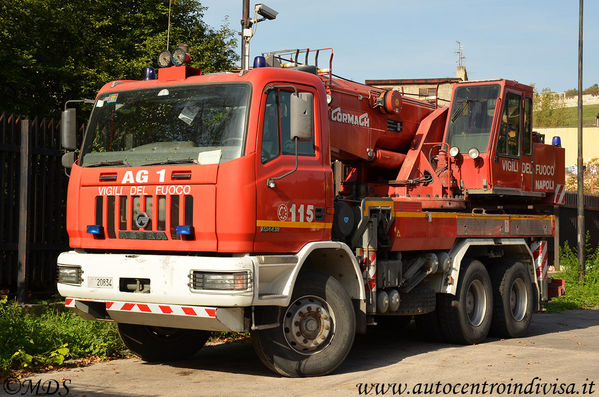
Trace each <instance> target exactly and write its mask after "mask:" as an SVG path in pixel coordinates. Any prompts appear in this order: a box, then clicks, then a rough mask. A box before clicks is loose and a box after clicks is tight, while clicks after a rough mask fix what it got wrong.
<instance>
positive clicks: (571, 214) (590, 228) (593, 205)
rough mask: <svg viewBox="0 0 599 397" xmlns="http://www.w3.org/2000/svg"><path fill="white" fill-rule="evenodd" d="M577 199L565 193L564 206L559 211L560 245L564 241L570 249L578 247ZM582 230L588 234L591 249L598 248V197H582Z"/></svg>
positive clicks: (569, 193)
mask: <svg viewBox="0 0 599 397" xmlns="http://www.w3.org/2000/svg"><path fill="white" fill-rule="evenodd" d="M577 206H578V197H577V195H576V193H571V192H567V193H566V204H565V205H564V206H563V207H561V208H560V209H559V233H560V244H561V245H563V244H564V242H565V241H568V244H569V245H570V247H572V248H576V247H577V246H578V239H577V236H578V233H577V229H578V210H577ZM584 228H585V229H586V231H587V232H588V233H589V237H590V241H589V242H590V244H591V246H592V248H597V247H598V246H599V196H593V195H590V194H585V196H584Z"/></svg>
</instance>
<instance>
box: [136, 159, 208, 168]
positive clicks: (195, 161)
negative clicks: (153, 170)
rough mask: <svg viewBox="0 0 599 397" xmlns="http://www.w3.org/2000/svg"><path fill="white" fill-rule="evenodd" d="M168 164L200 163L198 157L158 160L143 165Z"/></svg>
mask: <svg viewBox="0 0 599 397" xmlns="http://www.w3.org/2000/svg"><path fill="white" fill-rule="evenodd" d="M168 164H198V160H196V159H191V158H189V159H176V160H169V159H166V160H162V161H156V162H154V163H146V164H142V165H143V166H146V165H168Z"/></svg>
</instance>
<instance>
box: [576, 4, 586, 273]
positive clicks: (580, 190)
mask: <svg viewBox="0 0 599 397" xmlns="http://www.w3.org/2000/svg"><path fill="white" fill-rule="evenodd" d="M583 7H584V0H579V6H578V163H577V169H578V170H577V171H578V174H577V181H578V269H579V272H578V281H579V282H580V283H581V284H582V283H584V273H585V263H584V254H585V252H584V249H585V247H584V242H585V241H584V240H585V234H586V233H585V228H584V160H583V156H582V19H583V18H582V15H583Z"/></svg>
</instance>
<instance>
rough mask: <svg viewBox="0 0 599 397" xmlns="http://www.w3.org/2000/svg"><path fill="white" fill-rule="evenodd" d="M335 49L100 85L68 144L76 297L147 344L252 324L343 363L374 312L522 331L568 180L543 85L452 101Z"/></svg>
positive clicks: (315, 364) (287, 371) (439, 331)
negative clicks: (408, 88)
mask: <svg viewBox="0 0 599 397" xmlns="http://www.w3.org/2000/svg"><path fill="white" fill-rule="evenodd" d="M181 51H183V55H184V56H183V57H180V58H179V63H181V61H180V60H181V59H185V60H188V57H187V56H185V51H184V49H181ZM319 58H320V59H321V61H322V59H323V58H326V59H327V61H328V64H327V65H325V66H326V68H324V69H323V68H320V67H319V65H318V59H319ZM332 59H333V52H332V50H331V49H321V50H317V51H309V50H296V51H285V52H274V53H270V54H266V55H265V56H264V57H258V58H257V59H256V62H255V66H254V68H252V69H251V70H244V71H242V72H236V73H220V74H209V75H203V74H202V73H201V71H200V70H198V69H194V68H192V67H190V66H187V65H185V64H181V65H180V66H169V67H165V68H161V69H159V70H158V73H157V76H153V75H152V74H151V73H149V75H148V77H147V78H146V79H144V80H141V81H113V82H110V83H108V84H106V85H105V86H104V87H103V88H102V89H101V90H100V92H99V93H98V95H97V97H96V99H95V105H94V108H93V111H92V113H91V118H90V120H89V124H88V127H87V131H86V133H85V137H84V140H83V144H82V146H81V151H80V154H79V156H78V159H77V160H76V161H75V163H74V164H72V166H71V164H70V163H71V161H69V160H67V163H68V164H67V165H68V166H69V167H71V171H70V181H69V188H68V199H67V203H68V214H67V229H68V233H69V238H70V246H71V248H72V251H69V252H65V253H62V254H61V255H60V256H59V258H58V269H59V270H58V272H59V280H58V289H59V291H60V293H61V294H62V295H63V296H65V297H66V301H65V303H66V306H67V307H69V308H72V309H73V310H75V311H76V312H77V313H78V314H80V315H81V316H83V317H85V318H88V319H95V320H112V321H115V322H116V323H117V325H118V329H119V332H120V334H121V337H122V339H123V341H124V342H125V344H126V345H127V346H128V347H129V348H130V349H131V350H132V351H133V352H135V353H137V354H139V355H140V356H141V357H142V358H143V359H144V360H148V361H169V360H179V359H184V358H187V357H190V356H192V355H193V354H195V353H196V352H197V351H198V349H200V348H201V347H202V346H203V345H204V343H205V341H206V339H207V338H208V335H209V333H210V332H211V331H235V332H251V338H252V341H253V344H254V347H255V350H256V352H257V354H258V356H259V357H260V359H261V360H262V362H263V363H264V364H265V365H266V366H267V367H268V368H270V369H271V370H273V371H274V372H276V373H278V374H281V375H285V376H314V375H323V374H327V373H330V372H331V371H333V370H334V369H335V368H337V367H338V366H339V365H340V364H341V363H342V362H343V360H344V359H345V357H346V356H347V354H348V353H349V351H350V349H351V347H352V343H353V341H354V336H355V334H356V333H366V332H367V329H368V327H367V326H368V325H375V324H379V326H399V325H400V324H401V323H405V322H406V321H410V319H412V318H413V319H414V321H415V322H416V326H418V327H420V329H421V330H422V331H423V332H425V333H428V334H430V335H432V336H435V337H437V338H440V339H443V340H446V341H449V342H452V343H458V344H472V343H479V342H481V341H483V340H484V339H485V338H487V335H488V334H489V333H490V332H492V334H494V335H498V336H501V337H517V336H522V335H524V334H525V333H526V332H527V329H528V327H529V323H530V320H531V316H532V314H533V312H534V311H535V310H538V309H539V308H540V303H541V300H543V299H546V268H547V263H548V254H547V243H548V242H550V241H552V239H553V236H554V228H555V223H554V218H553V216H552V215H551V214H552V209H553V206H554V205H555V204H556V203H557V204H559V202H560V200H562V199H563V185H564V150H563V149H562V148H560V147H557V146H553V145H547V144H544V138H543V137H542V136H541V135H539V134H537V133H535V132H533V131H532V96H533V90H532V88H531V87H529V86H527V85H523V84H520V83H518V82H515V81H510V80H502V79H497V80H488V81H469V82H463V83H458V84H455V86H454V89H453V96H452V99H451V103H450V105H449V107H438V106H437V105H436V104H435V103H434V102H433V103H431V102H426V101H419V100H415V99H411V98H409V97H407V96H405V95H402V93H401V92H399V91H394V90H383V89H379V88H375V87H371V86H367V85H364V84H359V83H356V82H353V81H348V80H345V79H342V78H338V77H336V76H334V75H333V73H332ZM300 60H302V62H300ZM72 113H73V112H72V111H70V110H69V111H68V112H66V113H65V114H64V118H63V120H64V123H63V124H64V125H65V126H68V125H69V124H70V123H69V117H71V116H72ZM64 134H65V135H64V138H65V139H66V140H67V141H68V139H69V136H71V135H69V134H70V132H69V130H68V128H65V130H64ZM67 158H68V156H67ZM71 158H72V157H71Z"/></svg>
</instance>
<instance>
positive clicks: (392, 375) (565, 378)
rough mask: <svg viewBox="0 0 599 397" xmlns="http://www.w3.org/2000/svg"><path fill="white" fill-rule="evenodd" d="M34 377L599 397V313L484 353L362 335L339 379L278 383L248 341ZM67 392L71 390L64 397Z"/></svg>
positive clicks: (81, 385)
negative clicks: (172, 359)
mask: <svg viewBox="0 0 599 397" xmlns="http://www.w3.org/2000/svg"><path fill="white" fill-rule="evenodd" d="M535 377H536V378H535ZM539 378H540V379H539ZM30 379H31V380H32V381H33V383H36V382H37V381H38V380H41V381H42V383H43V382H47V381H49V380H59V381H61V382H62V381H64V380H66V379H68V380H70V383H68V382H67V386H68V387H69V390H68V392H69V393H68V395H69V396H87V397H92V396H167V395H168V396H170V395H177V396H262V395H266V396H269V397H271V396H358V395H360V390H361V391H362V392H369V395H376V394H375V392H376V390H377V389H376V387H378V391H379V395H383V394H382V393H383V392H384V391H386V395H393V394H392V391H393V387H395V391H396V392H399V389H398V388H399V387H401V388H402V391H403V394H420V395H443V394H445V395H461V394H464V395H471V392H474V393H475V394H483V393H484V394H485V395H499V396H506V395H519V394H520V395H543V394H545V395H554V394H561V395H568V394H576V395H578V396H583V395H594V396H599V386H598V385H597V383H599V311H597V310H596V311H570V312H564V313H560V314H537V315H535V316H534V318H533V323H532V325H531V329H530V332H529V336H527V337H525V338H518V339H508V340H497V339H489V340H488V341H486V343H482V344H480V345H476V346H454V345H447V344H436V343H430V342H423V341H421V340H419V338H418V335H416V332H415V329H414V328H413V327H409V328H408V329H407V330H406V331H403V332H400V333H392V332H389V331H383V330H375V331H374V332H373V333H372V334H371V335H369V336H368V337H359V338H358V340H357V341H356V343H355V345H354V348H353V350H352V352H351V353H350V355H349V357H348V358H347V360H346V361H345V363H344V364H343V365H342V366H341V367H340V368H339V369H338V370H337V371H336V372H335V373H334V374H332V375H329V376H325V377H320V378H304V379H288V378H280V377H277V376H274V375H272V374H271V373H270V372H269V371H267V370H266V369H265V368H264V367H263V366H262V364H261V363H260V362H259V361H258V359H257V358H256V356H255V355H254V352H253V350H252V346H251V343H249V342H245V341H244V342H236V343H230V344H225V345H218V346H207V347H205V348H204V349H202V351H201V353H200V354H198V356H197V357H196V358H195V359H193V360H191V361H186V362H181V363H176V364H174V365H153V364H147V363H144V362H142V361H140V360H137V359H128V360H116V361H111V362H105V363H99V364H95V365H91V366H89V367H86V368H77V369H72V370H68V371H59V372H53V373H47V374H41V375H36V376H34V377H32V378H30ZM360 384H361V385H360ZM493 384H495V385H493ZM518 384H520V385H518ZM364 387H367V388H368V389H364ZM381 387H390V390H383V389H381ZM404 387H407V389H405V390H404V389H403V388H404ZM543 387H545V389H543ZM477 388H478V389H477ZM491 388H493V389H491ZM518 388H520V389H518ZM519 391H521V393H518V392H519ZM61 392H62V395H64V394H65V392H66V389H64V388H62V389H59V390H58V391H57V393H56V395H58V394H59V393H61ZM427 392H428V393H427ZM476 392H478V393H476ZM569 392H572V393H569ZM576 392H578V393H576ZM585 392H586V393H585ZM18 395H21V394H20V393H19V394H18ZM363 395H364V394H363Z"/></svg>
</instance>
